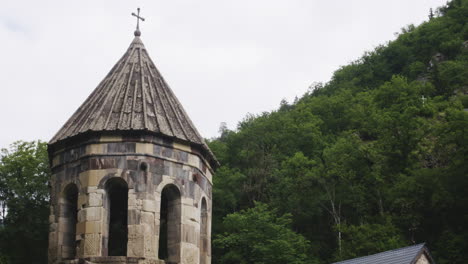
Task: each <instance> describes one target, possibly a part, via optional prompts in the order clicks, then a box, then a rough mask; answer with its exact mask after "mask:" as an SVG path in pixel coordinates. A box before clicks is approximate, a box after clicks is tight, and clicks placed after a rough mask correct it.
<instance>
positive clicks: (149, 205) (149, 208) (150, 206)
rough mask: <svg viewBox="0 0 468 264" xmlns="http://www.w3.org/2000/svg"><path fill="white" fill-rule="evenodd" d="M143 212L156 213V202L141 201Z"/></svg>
mask: <svg viewBox="0 0 468 264" xmlns="http://www.w3.org/2000/svg"><path fill="white" fill-rule="evenodd" d="M143 211H146V212H156V202H155V201H154V200H143Z"/></svg>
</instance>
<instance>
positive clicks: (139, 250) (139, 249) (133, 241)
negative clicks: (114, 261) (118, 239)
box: [127, 225, 145, 257]
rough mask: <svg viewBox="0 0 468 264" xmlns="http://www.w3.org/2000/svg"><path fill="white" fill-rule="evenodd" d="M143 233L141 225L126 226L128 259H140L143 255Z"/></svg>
mask: <svg viewBox="0 0 468 264" xmlns="http://www.w3.org/2000/svg"><path fill="white" fill-rule="evenodd" d="M143 234H144V232H143V227H142V226H141V225H129V226H128V248H127V256H128V257H141V256H143V254H144V249H145V246H144V235H143Z"/></svg>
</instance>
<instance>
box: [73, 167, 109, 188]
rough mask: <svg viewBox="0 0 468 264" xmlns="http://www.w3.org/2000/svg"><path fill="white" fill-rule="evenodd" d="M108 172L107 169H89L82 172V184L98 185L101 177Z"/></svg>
mask: <svg viewBox="0 0 468 264" xmlns="http://www.w3.org/2000/svg"><path fill="white" fill-rule="evenodd" d="M107 174H108V172H107V170H88V171H85V172H82V173H80V181H81V185H82V186H97V185H98V184H99V182H100V181H101V179H102V178H103V177H104V176H106V175H107Z"/></svg>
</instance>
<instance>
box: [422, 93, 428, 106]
mask: <svg viewBox="0 0 468 264" xmlns="http://www.w3.org/2000/svg"><path fill="white" fill-rule="evenodd" d="M421 100H422V103H423V105H424V103H425V102H426V100H427V98H426V97H424V95H422V96H421Z"/></svg>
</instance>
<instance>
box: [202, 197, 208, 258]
mask: <svg viewBox="0 0 468 264" xmlns="http://www.w3.org/2000/svg"><path fill="white" fill-rule="evenodd" d="M208 242H209V241H208V208H207V205H206V199H205V198H204V197H203V199H202V202H201V210H200V264H205V263H206V260H207V255H208V246H209V245H208Z"/></svg>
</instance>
